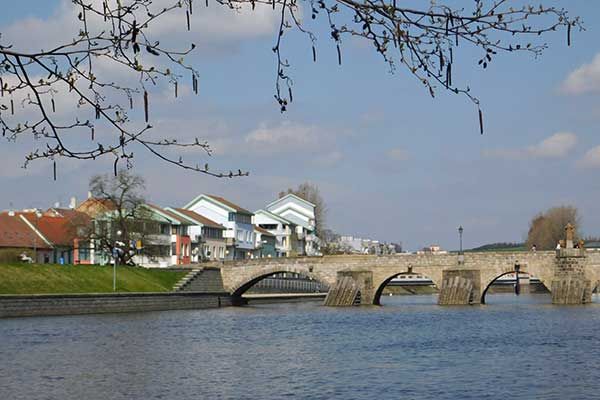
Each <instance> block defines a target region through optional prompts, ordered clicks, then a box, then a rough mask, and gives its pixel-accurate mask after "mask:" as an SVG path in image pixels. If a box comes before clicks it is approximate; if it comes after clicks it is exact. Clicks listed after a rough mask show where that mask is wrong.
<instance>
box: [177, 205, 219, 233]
mask: <svg viewBox="0 0 600 400" xmlns="http://www.w3.org/2000/svg"><path fill="white" fill-rule="evenodd" d="M174 210H176V211H177V212H178V213H181V214H183V215H185V216H186V217H188V218H191V219H193V220H194V221H197V222H200V223H201V224H202V225H204V226H209V227H211V228H219V229H226V228H225V227H224V226H223V225H221V224H219V223H217V222H215V221H213V220H212V219H208V218H206V217H205V216H204V215H200V214H198V213H197V212H194V211H192V210H186V209H185V208H175V209H174Z"/></svg>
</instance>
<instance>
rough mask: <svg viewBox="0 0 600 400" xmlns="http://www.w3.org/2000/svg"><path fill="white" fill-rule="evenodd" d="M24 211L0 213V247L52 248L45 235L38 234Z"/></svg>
mask: <svg viewBox="0 0 600 400" xmlns="http://www.w3.org/2000/svg"><path fill="white" fill-rule="evenodd" d="M22 215H23V214H22V213H18V214H14V213H12V214H11V213H8V212H3V213H0V247H16V248H32V247H33V246H34V244H35V245H36V246H37V248H39V249H50V248H52V246H50V245H49V244H48V243H47V242H46V240H44V237H43V236H41V235H39V234H37V233H36V232H35V231H34V230H33V229H32V228H31V227H30V226H29V225H28V224H27V220H26V219H25V218H22Z"/></svg>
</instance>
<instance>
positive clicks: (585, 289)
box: [550, 248, 593, 304]
mask: <svg viewBox="0 0 600 400" xmlns="http://www.w3.org/2000/svg"><path fill="white" fill-rule="evenodd" d="M585 264H586V256H585V249H574V248H564V249H559V250H557V251H556V266H555V270H554V278H553V279H552V286H551V289H550V291H551V292H552V304H585V303H590V302H591V301H592V290H593V288H592V281H591V280H590V279H588V278H587V277H586V274H585Z"/></svg>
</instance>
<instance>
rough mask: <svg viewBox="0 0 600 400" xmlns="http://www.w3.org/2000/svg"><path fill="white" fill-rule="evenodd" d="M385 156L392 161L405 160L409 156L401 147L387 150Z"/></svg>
mask: <svg viewBox="0 0 600 400" xmlns="http://www.w3.org/2000/svg"><path fill="white" fill-rule="evenodd" d="M387 156H388V158H390V159H392V160H394V161H406V160H408V159H409V158H410V154H408V152H407V151H406V150H404V149H403V148H401V147H395V148H393V149H390V150H388V152H387Z"/></svg>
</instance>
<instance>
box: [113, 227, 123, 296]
mask: <svg viewBox="0 0 600 400" xmlns="http://www.w3.org/2000/svg"><path fill="white" fill-rule="evenodd" d="M120 237H121V231H117V240H115V245H114V247H113V292H116V291H117V258H118V257H119V248H118V247H117V244H118V243H119V240H118V239H119V238H120Z"/></svg>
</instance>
